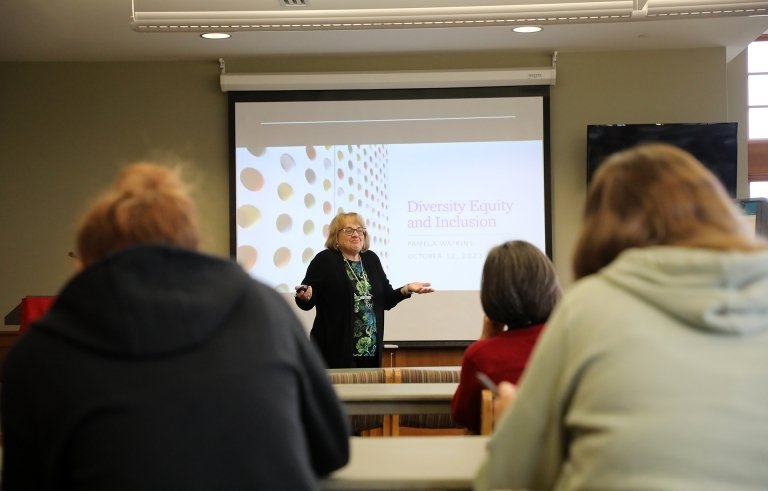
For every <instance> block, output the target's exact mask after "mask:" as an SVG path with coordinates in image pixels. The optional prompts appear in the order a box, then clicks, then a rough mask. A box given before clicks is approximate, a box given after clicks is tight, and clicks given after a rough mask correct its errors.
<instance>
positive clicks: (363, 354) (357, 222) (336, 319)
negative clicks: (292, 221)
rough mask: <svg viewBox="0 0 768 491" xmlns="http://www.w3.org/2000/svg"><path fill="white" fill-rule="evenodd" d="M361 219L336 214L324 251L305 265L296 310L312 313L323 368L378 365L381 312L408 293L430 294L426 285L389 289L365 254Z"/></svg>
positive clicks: (369, 254) (378, 267)
mask: <svg viewBox="0 0 768 491" xmlns="http://www.w3.org/2000/svg"><path fill="white" fill-rule="evenodd" d="M369 246H370V237H369V236H368V232H367V231H366V229H365V221H364V220H363V217H362V216H360V215H359V214H357V213H339V214H338V215H336V216H335V217H334V218H333V220H331V224H330V226H329V230H328V238H327V239H326V241H325V247H326V248H325V249H324V250H323V251H321V252H319V253H318V254H317V255H316V256H315V257H314V259H312V261H311V262H310V263H309V267H308V268H307V274H306V275H305V276H304V280H303V281H302V285H301V286H300V287H297V289H296V305H297V306H298V307H299V308H300V309H302V310H310V309H312V307H315V308H316V312H315V321H314V323H313V324H312V330H311V331H310V337H311V338H312V340H313V341H314V342H315V344H316V345H317V347H318V348H319V349H320V352H321V353H322V355H323V358H324V359H325V363H326V365H327V366H328V368H362V367H379V366H381V350H382V348H383V347H384V341H383V340H384V311H385V310H389V309H391V308H392V307H394V306H395V305H397V304H398V303H400V302H401V301H403V300H405V299H406V298H408V297H410V296H411V294H412V293H430V292H433V291H434V289H433V288H431V284H430V283H421V282H414V283H408V284H406V285H404V286H403V287H402V288H398V289H395V288H392V285H391V284H390V283H389V280H388V279H387V275H386V273H385V272H384V268H383V267H382V266H381V261H380V260H379V256H377V255H376V253H374V252H373V251H371V250H369Z"/></svg>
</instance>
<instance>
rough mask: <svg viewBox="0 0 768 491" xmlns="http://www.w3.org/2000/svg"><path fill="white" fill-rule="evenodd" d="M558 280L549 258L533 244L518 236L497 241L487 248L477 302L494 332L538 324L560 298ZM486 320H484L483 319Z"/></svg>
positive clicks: (488, 334)
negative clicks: (504, 240)
mask: <svg viewBox="0 0 768 491" xmlns="http://www.w3.org/2000/svg"><path fill="white" fill-rule="evenodd" d="M560 295H561V291H560V284H559V282H558V279H557V273H556V272H555V268H554V266H553V265H552V262H551V261H550V260H549V258H548V257H547V256H546V255H545V254H544V253H543V252H541V251H540V250H539V249H538V248H537V247H536V246H534V245H532V244H530V243H528V242H525V241H520V240H513V241H509V242H505V243H503V244H501V245H498V246H496V247H494V248H492V249H491V250H490V252H488V256H487V257H486V259H485V264H484V265H483V273H482V278H481V280H480V303H481V304H482V306H483V312H484V313H485V315H486V317H487V318H488V319H489V320H490V321H491V324H492V325H493V326H494V328H495V329H494V331H495V332H488V333H486V332H485V331H486V326H484V329H483V331H484V332H483V337H490V335H493V334H497V333H498V332H500V331H501V330H502V329H503V327H504V326H507V327H508V328H509V329H514V328H525V327H529V326H532V325H535V324H541V323H543V322H545V321H546V320H547V318H549V314H550V313H551V312H552V309H554V308H555V304H557V301H558V300H560ZM485 324H486V325H487V324H488V323H487V322H486V323H485Z"/></svg>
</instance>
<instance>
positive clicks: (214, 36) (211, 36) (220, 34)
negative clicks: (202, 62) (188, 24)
mask: <svg viewBox="0 0 768 491" xmlns="http://www.w3.org/2000/svg"><path fill="white" fill-rule="evenodd" d="M200 37H202V38H205V39H227V38H228V37H230V34H227V33H226V32H206V33H205V34H201V35H200Z"/></svg>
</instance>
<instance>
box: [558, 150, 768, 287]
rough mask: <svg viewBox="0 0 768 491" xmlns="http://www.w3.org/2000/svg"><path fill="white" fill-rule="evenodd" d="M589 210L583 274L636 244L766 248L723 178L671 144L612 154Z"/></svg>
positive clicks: (581, 245) (579, 267)
mask: <svg viewBox="0 0 768 491" xmlns="http://www.w3.org/2000/svg"><path fill="white" fill-rule="evenodd" d="M584 210H585V211H584V221H583V225H582V227H581V233H580V236H579V239H578V241H577V245H576V251H575V254H574V264H573V270H574V275H575V277H576V278H577V279H578V278H582V277H584V276H587V275H590V274H593V273H596V272H597V271H598V270H600V269H601V268H603V267H604V266H607V265H608V264H609V263H610V262H611V261H613V260H614V259H615V258H616V257H617V256H618V255H619V254H620V253H621V252H622V251H624V250H626V249H629V248H633V247H647V246H654V245H671V246H683V247H695V248H704V249H714V250H739V251H749V250H754V249H757V248H762V247H765V244H763V243H762V242H761V241H760V240H759V239H755V237H754V232H753V231H751V230H750V229H749V227H748V225H747V222H746V221H745V220H744V219H743V218H742V217H741V214H740V211H739V210H738V208H737V206H736V204H735V203H734V202H733V201H732V200H731V199H730V198H729V197H728V194H727V192H726V191H725V189H724V188H723V186H722V185H721V184H720V182H719V181H718V180H717V178H716V177H715V176H714V175H713V174H712V173H711V172H709V171H708V170H707V169H706V168H705V167H704V166H703V165H702V164H701V163H700V162H699V161H698V160H697V159H696V158H695V157H694V156H693V155H691V154H690V153H688V152H686V151H684V150H681V149H679V148H677V147H674V146H672V145H667V144H646V145H640V146H637V147H634V148H632V149H629V150H625V151H623V152H619V153H616V154H614V155H612V156H611V157H609V158H608V159H607V160H606V161H605V162H604V163H603V164H602V165H601V166H600V167H599V168H598V170H597V172H596V173H595V177H594V179H593V181H592V184H591V189H590V191H589V193H588V196H587V202H586V206H585V209H584Z"/></svg>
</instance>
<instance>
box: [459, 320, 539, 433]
mask: <svg viewBox="0 0 768 491" xmlns="http://www.w3.org/2000/svg"><path fill="white" fill-rule="evenodd" d="M543 327H544V324H538V325H535V326H531V327H526V328H523V329H510V330H508V331H505V332H503V333H501V334H499V335H497V336H494V337H492V338H490V339H480V340H478V341H475V342H474V343H472V344H471V345H469V347H467V349H466V351H465V352H464V359H463V360H462V362H461V378H460V380H459V387H458V388H457V389H456V393H455V394H454V395H453V401H452V402H451V413H452V415H453V420H454V421H455V422H456V423H457V424H459V425H461V426H464V427H466V428H468V429H469V430H471V431H473V432H475V433H479V432H480V392H482V390H483V389H484V387H483V385H482V384H481V383H480V381H479V380H477V376H476V373H477V372H483V373H485V374H486V375H488V376H489V377H490V378H491V380H493V381H494V382H496V383H499V382H501V381H503V380H506V381H507V382H512V383H513V384H516V383H517V381H518V379H519V378H520V375H521V374H522V373H523V369H524V368H525V364H526V363H527V362H528V357H529V356H530V354H531V351H532V350H533V346H534V344H536V339H537V338H538V337H539V333H540V332H541V330H542V328H543Z"/></svg>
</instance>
